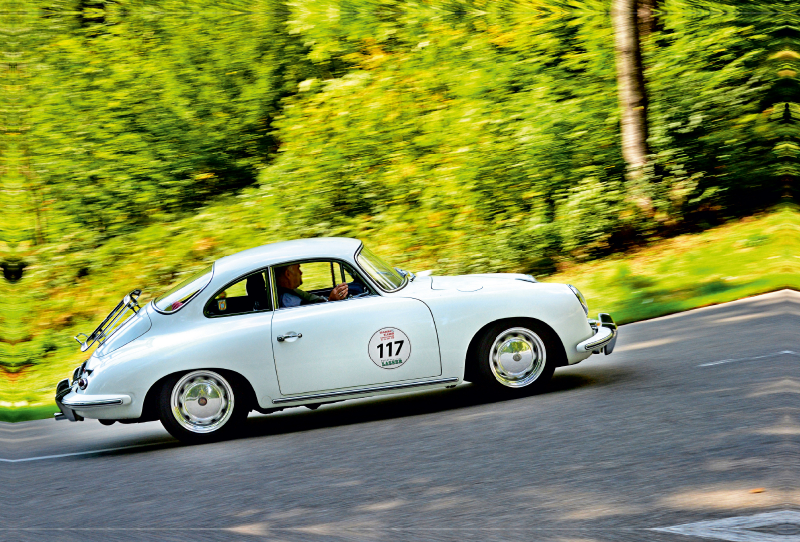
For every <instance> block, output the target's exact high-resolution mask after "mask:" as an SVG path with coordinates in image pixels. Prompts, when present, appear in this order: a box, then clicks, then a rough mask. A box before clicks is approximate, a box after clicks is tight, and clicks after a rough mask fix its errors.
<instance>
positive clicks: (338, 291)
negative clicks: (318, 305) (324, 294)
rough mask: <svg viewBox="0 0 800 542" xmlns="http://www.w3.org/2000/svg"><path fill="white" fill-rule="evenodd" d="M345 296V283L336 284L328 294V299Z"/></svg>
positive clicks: (338, 298) (337, 298)
mask: <svg viewBox="0 0 800 542" xmlns="http://www.w3.org/2000/svg"><path fill="white" fill-rule="evenodd" d="M346 297H347V283H344V282H343V283H342V284H339V285H337V286H336V287H335V288H334V289H333V290H331V294H330V295H329V296H328V301H338V300H340V299H345V298H346Z"/></svg>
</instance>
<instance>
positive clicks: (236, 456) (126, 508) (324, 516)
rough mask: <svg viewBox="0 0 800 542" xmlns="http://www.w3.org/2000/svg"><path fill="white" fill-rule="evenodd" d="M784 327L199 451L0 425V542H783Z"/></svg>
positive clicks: (332, 414)
mask: <svg viewBox="0 0 800 542" xmlns="http://www.w3.org/2000/svg"><path fill="white" fill-rule="evenodd" d="M799 329H800V294H797V293H795V292H789V291H783V292H777V293H773V294H768V295H764V296H760V297H756V298H750V299H746V300H741V301H738V302H734V303H729V304H726V305H720V306H716V307H710V308H705V309H699V310H695V311H691V312H687V313H682V314H679V315H673V316H670V317H666V318H660V319H656V320H650V321H647V322H640V323H637V324H631V325H627V326H624V327H622V329H621V336H620V340H619V342H618V343H617V350H616V352H614V354H612V355H611V356H607V357H606V356H592V357H591V358H589V359H588V360H586V361H584V362H583V363H581V364H580V365H577V366H574V367H569V368H563V369H559V370H557V371H556V374H555V376H554V378H553V383H552V391H550V392H547V393H544V394H541V395H537V396H531V397H526V398H522V399H515V400H508V401H500V402H489V401H486V400H485V399H483V398H482V397H481V396H480V395H479V394H478V393H477V392H476V390H475V389H474V388H473V386H471V385H469V384H465V385H463V386H459V387H457V388H456V389H453V390H445V391H439V392H429V393H416V394H406V395H403V396H395V397H391V398H382V399H369V400H360V401H351V402H345V403H339V404H334V405H326V406H323V407H321V408H320V409H319V410H317V411H315V412H312V411H310V410H307V409H292V410H288V411H285V412H282V413H278V414H272V415H269V416H263V415H251V417H250V419H249V420H248V423H247V430H246V435H245V436H244V437H243V438H240V439H237V440H234V441H229V442H222V443H216V444H210V445H205V446H196V447H189V446H183V445H180V444H178V443H177V442H176V441H175V440H174V439H172V438H171V437H170V436H169V435H168V434H167V433H166V431H164V430H163V429H162V428H161V426H160V424H158V423H157V422H156V423H148V424H141V425H128V426H122V425H119V424H115V425H114V426H112V427H103V426H101V425H100V424H99V423H97V422H94V421H87V422H82V423H68V422H55V421H52V420H42V421H38V422H26V423H18V424H0V458H2V459H3V461H0V483H2V491H1V492H0V494H2V497H0V499H2V500H0V539H2V540H3V541H15V540H24V541H34V540H35V541H39V540H58V541H59V542H71V541H78V540H80V541H88V540H91V541H94V540H103V541H105V540H126V541H127V540H159V541H162V540H163V541H166V540H226V541H239V540H242V541H255V540H274V541H293V540H311V541H340V540H380V541H384V540H386V541H395V540H426V541H427V540H459V541H461V540H467V541H469V540H475V541H486V540H510V541H517V540H520V541H522V540H525V541H532V540H533V541H538V540H562V541H581V542H589V541H621V540H647V541H651V540H652V541H664V542H681V541H684V542H690V541H691V540H698V541H699V540H709V538H699V537H697V536H696V535H697V533H700V534H702V533H706V534H708V533H709V532H713V533H716V534H714V535H713V536H716V537H717V538H711V539H717V540H740V541H744V542H749V541H751V540H752V541H766V542H774V541H780V542H793V541H794V542H797V541H800V402H799V401H798V393H800V370H798V369H799V368H800V340H798V338H797V336H798V335H797V332H798V330H799ZM102 450H106V451H102ZM64 454H74V455H64ZM751 516H755V518H756V519H753V518H752V517H751ZM732 517H745V519H743V520H735V521H734V520H730V519H728V520H727V523H725V522H723V523H722V524H720V525H721V526H718V527H717V528H716V530H714V529H711V527H709V526H705V527H704V526H703V525H701V526H700V527H691V526H690V527H679V528H676V529H675V530H673V531H667V532H665V531H656V530H653V529H655V528H663V527H673V526H681V525H685V524H691V523H694V522H701V521H712V520H725V518H732ZM758 520H760V523H759V521H758ZM725 525H728V526H727V527H725ZM731 525H733V526H731ZM726 529H727V530H726ZM737 529H738V530H737ZM734 531H735V533H734V534H730V533H731V532H734ZM680 533H682V534H680ZM692 533H694V534H692ZM726 533H727V534H726ZM736 533H738V534H736ZM720 536H722V538H719V537H720ZM725 536H727V537H728V538H725ZM732 536H733V537H734V538H731V537H732ZM736 537H738V538H736Z"/></svg>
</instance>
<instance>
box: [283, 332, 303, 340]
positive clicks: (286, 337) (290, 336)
mask: <svg viewBox="0 0 800 542" xmlns="http://www.w3.org/2000/svg"><path fill="white" fill-rule="evenodd" d="M302 336H303V334H302V333H295V332H294V331H290V332H289V333H287V334H286V335H278V342H279V343H282V342H283V341H285V340H292V339H299V338H301V337H302Z"/></svg>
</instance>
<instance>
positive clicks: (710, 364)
mask: <svg viewBox="0 0 800 542" xmlns="http://www.w3.org/2000/svg"><path fill="white" fill-rule="evenodd" d="M786 355H789V356H800V354H798V353H797V352H793V351H791V350H782V351H780V352H773V353H772V354H766V355H764V356H754V357H752V358H740V359H723V360H720V361H712V362H710V363H701V364H700V365H698V367H711V366H712V365H722V364H723V363H734V362H737V361H753V360H757V359H766V358H774V357H775V356H786Z"/></svg>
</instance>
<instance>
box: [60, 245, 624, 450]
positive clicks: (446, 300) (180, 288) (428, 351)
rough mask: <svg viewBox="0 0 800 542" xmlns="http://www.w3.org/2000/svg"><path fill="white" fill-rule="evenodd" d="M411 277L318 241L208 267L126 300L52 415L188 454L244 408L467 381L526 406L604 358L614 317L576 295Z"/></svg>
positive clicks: (532, 283) (481, 279)
mask: <svg viewBox="0 0 800 542" xmlns="http://www.w3.org/2000/svg"><path fill="white" fill-rule="evenodd" d="M297 264H299V266H297ZM289 267H293V274H294V277H295V282H294V284H288V286H290V287H295V286H296V285H297V284H298V281H299V283H300V284H302V286H303V287H302V289H300V288H296V289H294V290H292V289H287V288H286V286H287V282H286V279H285V276H286V270H287V269H288V268H289ZM423 274H424V273H420V275H415V274H414V273H411V272H407V271H403V270H401V269H397V268H394V267H391V266H390V265H388V264H387V263H385V262H384V261H383V260H381V259H380V258H379V257H377V256H376V255H375V254H373V253H372V252H371V251H369V250H368V249H367V248H366V247H365V246H364V245H363V244H362V243H361V242H360V241H358V240H356V239H346V238H316V239H304V240H297V241H287V242H282V243H275V244H270V245H265V246H261V247H258V248H253V249H250V250H245V251H243V252H240V253H238V254H234V255H232V256H227V257H224V258H221V259H220V260H217V261H216V262H215V263H214V264H213V265H211V266H209V267H207V268H206V269H203V270H201V271H200V272H198V273H196V274H194V275H192V276H190V277H188V278H187V279H186V280H184V281H183V282H181V283H180V284H178V285H177V286H175V287H174V288H171V289H170V290H169V291H167V292H166V293H164V294H162V295H161V296H159V297H157V298H156V299H154V300H153V301H152V302H150V303H148V304H147V305H145V306H144V307H140V305H139V304H138V301H137V299H138V296H139V294H140V293H141V292H140V291H139V290H134V291H132V292H131V293H130V294H128V295H127V296H125V298H124V299H123V300H122V301H121V302H120V303H119V304H118V305H117V307H116V308H115V309H114V310H113V311H112V312H111V313H110V314H109V315H108V317H106V319H105V320H104V321H103V322H102V323H101V324H100V326H98V327H97V329H95V330H94V331H93V332H92V333H90V334H88V335H83V334H81V335H79V336H78V337H76V340H77V341H78V342H79V343H80V344H81V349H82V351H86V350H88V349H89V348H90V347H92V346H93V345H95V344H96V345H97V348H96V349H95V351H94V353H93V354H92V355H91V357H90V358H89V359H88V360H86V361H85V362H84V363H82V364H81V365H80V366H79V367H77V368H76V369H75V371H74V373H73V375H72V379H71V380H70V379H65V380H62V381H61V382H59V384H58V386H57V390H56V403H57V405H58V407H59V409H60V412H57V413H56V414H55V417H56V419H67V420H71V421H80V420H83V419H84V418H95V419H99V420H100V422H101V423H104V424H107V425H109V424H112V423H114V422H122V423H135V422H145V421H152V420H157V419H160V420H161V422H162V423H163V425H164V427H165V428H166V429H167V431H169V432H170V433H171V434H172V435H173V436H175V437H176V438H178V439H180V440H182V441H184V442H189V443H200V442H206V441H211V440H216V439H219V438H223V437H226V436H229V435H231V434H232V433H233V432H234V431H235V429H236V428H237V426H239V425H240V424H241V423H242V421H243V420H244V419H245V418H246V417H247V415H248V413H249V412H250V411H252V410H255V411H258V412H262V413H270V412H275V411H277V410H281V409H283V408H287V407H295V406H306V407H309V408H311V409H314V408H317V407H318V406H319V405H321V404H325V403H330V402H334V401H341V400H345V399H354V398H361V397H367V396H374V395H383V394H392V393H402V392H408V391H414V390H427V389H436V388H451V387H454V386H456V385H458V384H459V383H461V382H462V381H464V380H466V381H470V382H472V383H473V384H475V385H478V386H480V387H481V388H482V389H484V390H486V391H487V392H488V393H504V394H512V395H513V394H527V393H530V392H535V391H540V390H542V389H544V388H545V387H546V385H547V382H548V380H549V379H550V377H551V376H552V374H553V370H554V369H555V368H556V367H559V366H564V365H572V364H575V363H578V362H580V361H583V360H584V359H586V358H588V357H589V356H591V355H592V354H593V353H595V354H599V353H601V352H604V353H605V354H610V353H611V351H612V350H613V348H614V344H615V342H616V338H617V326H616V325H615V324H614V321H613V319H612V318H611V317H610V316H609V315H608V314H602V313H601V314H600V315H599V317H598V318H597V319H591V318H589V317H588V316H589V309H588V307H587V305H586V301H585V300H584V298H583V296H582V295H581V293H580V292H579V291H578V289H577V288H575V287H574V286H571V285H565V284H550V283H541V282H537V281H536V280H535V279H534V278H533V277H532V276H530V275H523V274H503V273H496V274H482V275H463V276H432V275H430V274H428V275H426V276H422V275H423ZM300 277H302V278H300ZM290 282H291V281H290ZM279 283H280V284H279ZM343 285H346V287H345V286H343ZM286 294H288V295H286Z"/></svg>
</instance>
